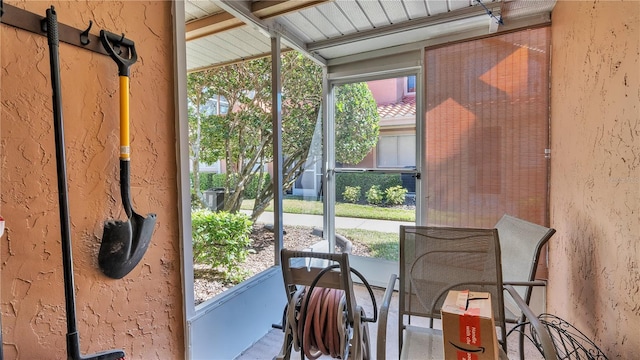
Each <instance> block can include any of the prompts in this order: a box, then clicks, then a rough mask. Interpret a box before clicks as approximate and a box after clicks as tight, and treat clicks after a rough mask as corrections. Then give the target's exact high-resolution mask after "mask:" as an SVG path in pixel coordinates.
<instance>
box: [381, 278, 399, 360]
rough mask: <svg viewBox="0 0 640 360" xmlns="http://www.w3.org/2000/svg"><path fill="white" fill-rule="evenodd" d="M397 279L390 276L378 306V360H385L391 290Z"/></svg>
mask: <svg viewBox="0 0 640 360" xmlns="http://www.w3.org/2000/svg"><path fill="white" fill-rule="evenodd" d="M397 279H398V275H396V274H391V277H390V278H389V283H388V284H387V289H386V290H385V292H384V296H383V297H382V304H380V312H379V314H378V334H377V338H378V340H377V344H376V357H377V359H378V360H385V358H386V355H387V318H388V316H389V305H390V304H391V296H392V295H393V288H394V287H395V284H396V280H397Z"/></svg>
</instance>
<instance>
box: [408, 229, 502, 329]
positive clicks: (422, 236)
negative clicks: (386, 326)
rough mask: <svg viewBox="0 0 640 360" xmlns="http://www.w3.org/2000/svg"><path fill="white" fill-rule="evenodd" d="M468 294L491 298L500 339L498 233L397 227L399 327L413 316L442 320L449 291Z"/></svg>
mask: <svg viewBox="0 0 640 360" xmlns="http://www.w3.org/2000/svg"><path fill="white" fill-rule="evenodd" d="M466 289H468V290H471V291H483V292H489V293H491V297H492V305H493V312H494V318H495V321H496V326H499V327H500V328H501V329H502V330H503V333H502V339H504V336H505V334H504V328H505V326H504V305H503V292H502V271H501V265H500V243H499V239H498V231H497V230H496V229H472V228H449V227H428V226H401V227H400V294H399V314H398V317H399V318H400V322H403V321H404V318H405V317H408V318H409V319H410V317H411V316H420V317H428V318H432V319H437V318H440V308H441V307H442V303H443V302H444V299H445V298H446V295H447V293H448V291H449V290H466ZM400 326H401V327H402V324H401V325H400Z"/></svg>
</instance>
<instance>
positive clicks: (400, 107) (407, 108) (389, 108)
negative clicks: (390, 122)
mask: <svg viewBox="0 0 640 360" xmlns="http://www.w3.org/2000/svg"><path fill="white" fill-rule="evenodd" d="M378 114H380V118H381V119H384V118H395V117H405V116H415V115H416V97H415V96H414V95H411V96H405V97H403V98H402V99H401V100H400V101H399V102H397V103H392V104H380V105H378Z"/></svg>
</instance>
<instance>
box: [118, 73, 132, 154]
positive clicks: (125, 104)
mask: <svg viewBox="0 0 640 360" xmlns="http://www.w3.org/2000/svg"><path fill="white" fill-rule="evenodd" d="M130 152H131V149H130V147H129V77H128V76H120V160H129V159H130Z"/></svg>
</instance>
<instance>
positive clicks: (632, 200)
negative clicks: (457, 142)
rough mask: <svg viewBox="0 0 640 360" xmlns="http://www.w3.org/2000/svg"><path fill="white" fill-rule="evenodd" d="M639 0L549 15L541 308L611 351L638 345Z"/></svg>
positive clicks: (618, 353) (566, 4)
mask: <svg viewBox="0 0 640 360" xmlns="http://www.w3.org/2000/svg"><path fill="white" fill-rule="evenodd" d="M639 18H640V2H638V1H624V2H619V1H559V2H558V4H557V5H556V7H555V9H554V11H553V15H552V22H553V25H552V33H553V35H552V36H553V57H552V72H551V74H552V76H551V77H552V94H551V99H552V105H551V109H552V110H551V124H552V125H551V134H552V135H551V136H552V146H551V148H552V160H551V225H552V226H553V227H555V228H556V229H557V230H558V232H557V234H556V235H555V236H554V237H553V238H552V239H551V241H550V244H551V245H550V258H549V261H550V266H549V273H550V274H549V279H550V286H549V291H548V293H547V294H548V295H547V296H548V306H549V307H548V310H549V311H550V312H552V313H555V314H557V315H559V316H561V317H563V318H565V319H567V320H569V321H570V322H571V323H573V324H574V325H576V326H577V327H578V328H579V329H581V330H583V331H584V332H585V333H586V334H587V336H589V337H590V338H592V339H594V340H595V342H596V343H597V344H598V345H599V346H601V347H602V349H603V350H604V351H605V353H606V354H607V355H608V356H609V358H610V359H612V358H621V359H632V358H636V357H637V352H638V349H640V336H639V335H640V60H639V59H640V20H639Z"/></svg>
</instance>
